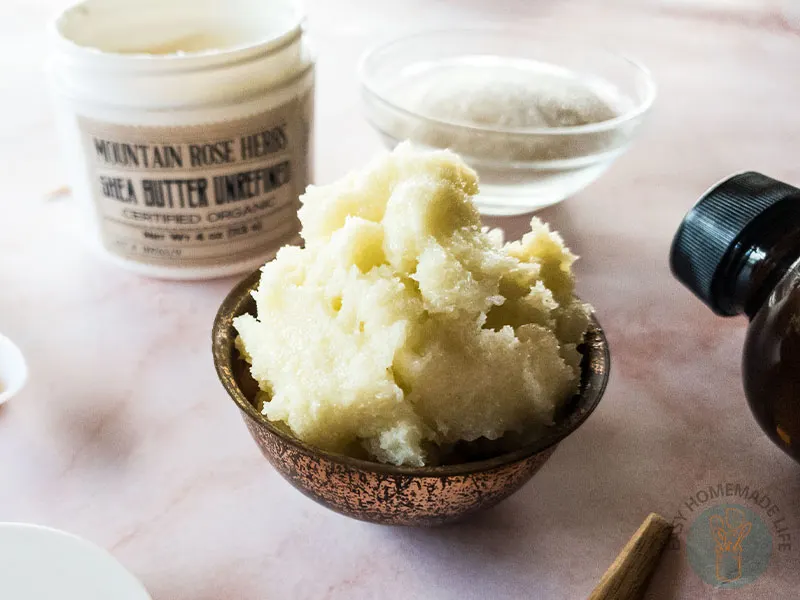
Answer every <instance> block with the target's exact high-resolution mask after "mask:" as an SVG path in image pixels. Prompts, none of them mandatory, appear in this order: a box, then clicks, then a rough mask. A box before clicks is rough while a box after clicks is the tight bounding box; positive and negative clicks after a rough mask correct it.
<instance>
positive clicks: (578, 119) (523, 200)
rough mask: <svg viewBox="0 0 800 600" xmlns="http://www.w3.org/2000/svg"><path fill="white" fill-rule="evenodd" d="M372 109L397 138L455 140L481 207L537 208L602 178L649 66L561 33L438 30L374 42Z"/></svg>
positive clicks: (366, 90) (366, 59) (625, 142)
mask: <svg viewBox="0 0 800 600" xmlns="http://www.w3.org/2000/svg"><path fill="white" fill-rule="evenodd" d="M359 72H360V78H361V84H362V96H363V101H364V107H365V111H366V117H367V119H368V121H369V122H370V123H371V124H372V126H373V127H374V128H375V129H376V130H377V132H378V133H379V134H380V136H381V138H382V139H383V141H384V143H385V144H386V145H387V146H388V147H389V148H392V147H394V146H395V145H396V144H398V143H399V142H400V141H402V140H405V139H410V140H411V141H412V142H415V143H417V144H419V145H422V146H427V147H433V148H450V149H452V150H454V151H456V152H458V153H459V154H461V155H462V156H463V157H464V159H465V160H466V161H467V162H468V163H469V164H470V166H472V167H473V168H474V169H476V171H477V172H478V174H479V176H480V182H481V194H480V196H479V197H478V198H477V204H478V208H479V209H480V211H481V213H482V214H485V215H517V214H524V213H530V212H533V211H536V210H538V209H541V208H544V207H546V206H549V205H552V204H555V203H557V202H560V201H561V200H563V199H565V198H567V197H569V196H571V195H573V194H575V193H577V192H579V191H580V190H582V189H583V188H585V187H586V186H587V185H589V184H590V183H592V182H593V181H595V180H596V179H597V178H598V177H600V175H602V174H603V173H604V172H605V171H606V169H608V167H609V166H610V165H611V164H612V163H613V162H614V160H616V159H617V158H618V157H619V156H620V155H622V154H623V153H624V152H625V151H626V150H627V149H628V147H629V146H630V143H631V141H632V140H633V138H634V136H635V133H636V131H637V130H638V129H639V126H640V125H641V123H642V121H643V119H644V116H645V114H646V113H647V112H648V110H649V108H650V106H651V105H652V103H653V101H654V99H655V95H656V90H655V85H654V82H653V80H652V78H651V76H650V74H649V72H648V70H647V69H646V68H645V67H643V66H642V65H640V64H639V63H638V62H636V61H634V60H632V59H629V58H627V57H625V56H623V55H621V54H618V53H616V52H613V51H611V50H606V49H604V48H602V47H595V46H591V45H588V44H585V43H583V42H581V41H580V40H578V41H576V40H574V39H573V40H571V39H569V37H568V36H564V35H558V36H553V35H542V34H541V33H540V32H533V31H530V32H523V31H509V30H485V29H482V30H474V31H470V30H451V31H434V32H428V33H422V34H417V35H412V36H410V37H404V38H401V39H398V40H395V41H392V42H389V43H386V44H383V45H380V46H378V47H375V48H373V49H372V50H370V51H368V52H367V53H366V54H365V55H364V56H363V57H362V60H361V64H360V68H359Z"/></svg>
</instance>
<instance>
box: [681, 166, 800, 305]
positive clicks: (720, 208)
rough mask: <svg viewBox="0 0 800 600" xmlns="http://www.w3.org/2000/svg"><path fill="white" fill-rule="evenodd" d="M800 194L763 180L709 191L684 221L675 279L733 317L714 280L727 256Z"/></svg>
mask: <svg viewBox="0 0 800 600" xmlns="http://www.w3.org/2000/svg"><path fill="white" fill-rule="evenodd" d="M798 193H800V190H799V189H797V188H795V187H793V186H791V185H788V184H786V183H783V182H781V181H777V180H775V179H772V178H771V177H767V176H766V175H762V174H761V173H754V172H748V173H741V174H739V175H734V176H733V177H730V178H728V179H726V180H724V181H722V182H721V183H719V184H717V185H716V186H714V187H713V188H711V190H709V191H708V192H706V193H705V194H704V195H703V197H702V198H700V200H698V201H697V203H696V204H695V205H694V207H692V209H691V210H690V211H689V212H688V213H687V215H686V216H685V217H684V219H683V222H682V223H681V226H680V228H679V229H678V232H677V233H676V234H675V238H674V239H673V240H672V249H671V251H670V267H671V268H672V273H673V274H674V275H675V277H676V278H677V279H678V280H679V281H680V282H681V283H683V284H684V285H685V286H686V287H688V288H689V289H690V290H691V291H692V292H693V293H694V294H695V295H696V296H697V297H698V298H700V299H701V300H702V301H703V302H704V303H705V304H707V305H708V306H709V307H710V308H711V309H712V310H713V311H714V312H716V313H717V314H720V315H733V314H736V313H735V312H732V311H731V309H730V307H727V306H725V305H723V304H721V303H720V301H719V300H720V299H719V298H717V297H716V295H715V291H716V284H717V282H716V281H715V279H716V278H717V277H718V276H719V275H720V273H721V268H720V267H722V265H723V264H724V263H725V262H726V260H727V258H728V254H729V253H730V252H731V251H732V250H733V249H734V248H735V247H736V245H737V244H738V242H739V241H740V240H741V239H742V238H743V237H744V236H745V235H749V233H750V232H749V231H748V230H749V228H750V227H751V226H753V227H755V224H754V222H755V221H756V219H757V217H758V216H759V215H761V214H762V213H763V212H764V211H766V210H767V209H768V208H770V207H771V206H774V205H775V204H777V203H778V202H780V201H782V200H784V199H786V198H787V197H788V196H791V195H795V194H798Z"/></svg>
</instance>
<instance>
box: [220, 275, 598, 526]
mask: <svg viewBox="0 0 800 600" xmlns="http://www.w3.org/2000/svg"><path fill="white" fill-rule="evenodd" d="M260 275H261V273H260V271H256V272H255V273H253V274H252V275H250V276H248V277H247V278H246V279H245V280H244V281H242V282H241V283H240V284H238V285H237V286H236V287H235V288H234V289H233V290H232V291H231V293H230V294H229V295H228V297H227V298H226V299H225V301H224V302H223V303H222V306H221V307H220V309H219V312H218V313H217V316H216V318H215V320H214V326H213V332H212V344H213V353H214V364H215V366H216V369H217V375H218V376H219V379H220V381H221V382H222V385H223V386H224V387H225V389H226V390H227V391H228V394H229V395H230V397H231V398H232V399H233V401H234V402H235V403H236V406H237V407H238V408H239V410H240V411H241V413H242V417H243V418H244V422H245V424H246V425H247V428H248V429H249V430H250V435H252V436H253V439H254V440H255V441H256V443H257V444H258V446H259V448H261V452H262V453H263V454H264V456H265V457H266V459H267V460H268V461H269V462H270V463H272V465H273V466H274V467H275V468H276V469H277V470H278V472H279V473H280V474H281V475H282V476H283V477H284V478H285V479H286V480H287V481H288V482H289V483H291V484H292V485H293V486H294V487H295V488H297V489H298V490H300V491H301V492H302V493H303V494H305V495H306V496H308V497H309V498H311V499H313V500H315V501H317V502H319V503H320V504H322V505H323V506H325V507H327V508H330V509H331V510H334V511H336V512H338V513H341V514H343V515H347V516H348V517H353V518H355V519H361V520H363V521H369V522H372V523H381V524H386V525H439V524H443V523H450V522H453V521H457V520H459V519H462V518H464V517H466V516H468V515H471V514H473V513H476V512H478V511H480V510H483V509H486V508H489V507H490V506H494V505H495V504H497V503H498V502H500V501H501V500H503V499H505V498H507V497H508V496H510V495H511V494H512V493H514V492H515V491H517V490H518V489H519V488H520V487H522V485H523V484H524V483H526V482H527V481H528V480H529V479H530V478H531V477H533V476H534V474H536V472H537V471H538V470H539V469H540V468H541V467H542V465H543V464H544V463H545V462H546V461H547V459H548V458H550V456H551V455H552V454H553V452H554V451H555V449H556V447H557V446H558V444H559V442H560V441H561V440H563V439H564V438H565V437H567V436H568V435H569V434H570V433H572V432H573V431H575V430H576V429H577V428H578V427H579V426H580V425H581V423H583V422H584V421H585V420H586V419H587V417H588V416H589V415H590V414H591V413H592V411H593V410H594V409H595V407H597V404H598V403H599V402H600V398H601V397H602V396H603V392H604V391H605V388H606V383H607V381H608V375H609V367H610V358H609V352H608V345H607V342H606V337H605V334H604V333H603V330H602V328H601V327H600V324H599V323H598V322H597V320H596V319H595V318H594V316H592V322H591V325H590V327H589V331H588V332H587V334H586V339H585V343H584V344H583V346H582V348H581V350H582V353H583V356H584V359H583V363H582V377H581V387H580V392H579V393H578V394H576V395H575V396H574V397H573V398H572V399H571V400H570V401H569V402H568V403H567V404H566V406H565V407H564V409H563V410H562V411H561V414H559V415H557V418H556V424H555V425H554V426H552V427H549V428H548V429H547V433H546V434H545V435H544V437H541V438H539V439H537V440H536V441H535V442H533V443H530V444H527V445H523V446H521V447H519V448H518V449H516V450H514V451H512V452H506V453H504V454H500V455H498V456H493V457H490V458H485V459H480V460H474V461H470V462H464V463H459V464H450V465H443V466H435V467H396V466H393V465H385V464H381V463H377V462H371V461H367V460H361V459H358V458H352V457H349V456H345V455H342V454H335V453H331V452H326V451H324V450H320V449H318V448H314V447H312V446H309V445H308V444H305V443H304V442H302V441H300V440H298V439H297V438H295V437H294V436H292V435H291V434H289V433H287V432H286V431H285V430H284V429H282V428H281V427H279V426H277V425H276V424H274V423H271V422H270V421H268V420H267V419H266V417H264V416H263V415H262V414H261V413H260V412H259V411H258V410H257V409H256V407H255V406H253V404H252V403H251V400H252V398H253V396H254V392H255V388H254V382H253V381H252V379H251V378H250V375H249V369H248V365H247V364H246V363H245V362H244V361H243V360H241V359H240V358H239V355H238V351H237V350H236V348H235V346H234V342H235V340H236V335H237V334H236V331H235V329H234V327H233V318H234V317H236V316H239V315H242V314H245V313H251V314H255V301H254V300H253V298H252V296H251V295H250V292H251V291H252V290H254V289H255V288H256V287H257V286H258V281H259V278H260Z"/></svg>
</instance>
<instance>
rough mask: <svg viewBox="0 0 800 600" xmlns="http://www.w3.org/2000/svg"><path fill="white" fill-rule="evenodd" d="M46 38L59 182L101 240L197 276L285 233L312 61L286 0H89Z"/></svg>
mask: <svg viewBox="0 0 800 600" xmlns="http://www.w3.org/2000/svg"><path fill="white" fill-rule="evenodd" d="M52 42H53V43H52V51H51V55H50V61H49V64H48V72H49V78H50V82H51V86H52V90H53V95H54V98H55V100H56V110H57V113H58V124H59V129H60V133H61V136H62V141H63V146H64V154H65V158H66V160H67V161H68V165H67V166H68V169H69V172H70V178H71V181H70V184H71V187H72V190H73V193H74V195H75V197H76V198H77V200H78V201H79V202H80V204H81V206H82V208H83V209H84V212H85V215H86V222H87V224H88V225H89V234H88V237H89V238H90V239H91V240H92V241H93V242H94V243H95V244H96V245H97V246H99V247H100V248H101V249H102V250H103V251H104V252H105V253H106V254H107V255H108V256H110V257H111V258H112V259H114V260H115V261H116V262H117V263H119V264H121V265H123V266H125V267H127V268H130V269H132V270H134V271H137V272H139V273H142V274H145V275H150V276H154V277H164V278H171V279H204V278H211V277H221V276H224V275H230V274H235V273H242V272H246V271H249V270H252V269H255V268H256V267H257V266H259V265H261V264H263V263H264V262H265V261H266V260H268V259H269V258H271V257H272V256H273V255H274V253H275V251H276V250H277V249H278V248H279V247H280V246H282V245H284V244H286V243H293V242H296V241H297V239H298V237H297V236H298V232H299V222H298V219H297V208H298V197H299V195H300V194H301V193H302V192H303V190H304V189H305V187H306V185H307V184H308V183H309V180H310V178H311V167H312V163H311V159H310V153H311V150H312V131H313V99H314V61H313V58H312V56H311V52H310V50H309V47H308V43H307V41H306V39H305V38H304V35H303V27H302V17H301V15H300V14H299V13H298V11H297V10H296V9H295V7H294V5H293V4H292V3H291V2H290V1H289V0H227V1H226V2H219V1H218V0H138V1H137V2H130V1H128V0H88V1H85V2H81V3H80V4H76V5H74V6H73V7H71V8H69V9H67V10H66V11H64V12H63V13H62V14H61V15H60V16H59V17H58V18H57V19H56V20H55V21H54V23H53V26H52Z"/></svg>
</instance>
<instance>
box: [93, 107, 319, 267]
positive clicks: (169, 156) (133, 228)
mask: <svg viewBox="0 0 800 600" xmlns="http://www.w3.org/2000/svg"><path fill="white" fill-rule="evenodd" d="M304 104H305V102H300V101H296V102H290V103H288V104H285V105H283V106H281V107H279V108H277V109H274V110H271V111H269V112H264V113H259V114H256V115H253V116H250V117H246V118H243V119H239V120H235V121H224V122H218V123H211V124H203V125H189V126H175V127H157V126H155V127H154V126H142V127H138V126H129V125H117V124H112V123H105V122H100V121H96V120H93V119H89V118H86V117H84V116H80V117H79V122H78V126H79V128H80V131H81V135H82V138H83V144H84V148H85V151H86V154H87V157H88V168H89V179H90V184H91V190H92V196H93V199H94V204H95V207H96V209H97V216H98V221H99V223H100V232H101V238H102V242H103V245H104V246H105V248H106V249H107V250H108V251H109V252H111V253H113V254H115V255H118V256H121V257H124V258H127V259H129V260H134V261H136V262H140V263H144V264H149V265H158V266H168V267H210V266H220V265H227V264H233V263H238V262H241V261H246V260H249V259H253V258H257V257H259V256H264V255H265V254H268V253H269V252H270V251H271V250H276V249H277V248H278V247H280V246H281V245H283V244H285V243H287V242H292V241H294V238H296V236H297V234H298V232H299V230H300V223H299V221H298V219H297V209H298V207H299V200H298V198H299V196H300V194H301V193H302V192H303V190H304V189H305V187H306V184H307V178H308V174H307V152H308V143H309V131H308V126H307V123H308V122H309V119H308V117H307V116H305V115H304V113H305V111H306V109H307V108H308V107H306V106H304Z"/></svg>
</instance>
